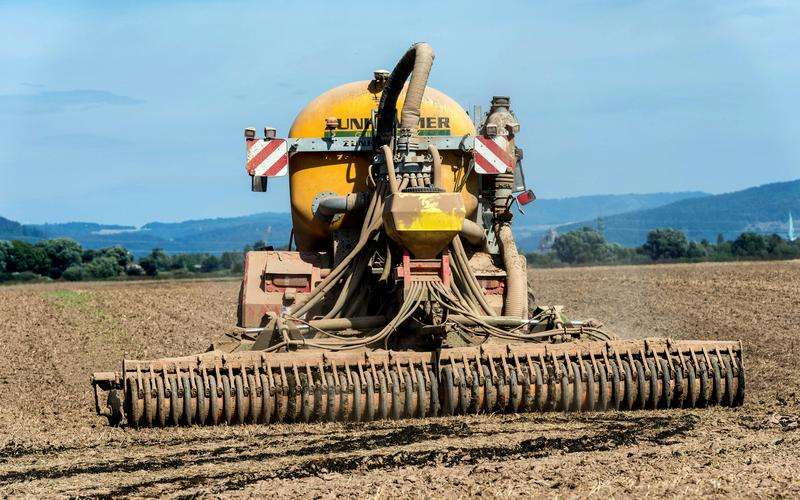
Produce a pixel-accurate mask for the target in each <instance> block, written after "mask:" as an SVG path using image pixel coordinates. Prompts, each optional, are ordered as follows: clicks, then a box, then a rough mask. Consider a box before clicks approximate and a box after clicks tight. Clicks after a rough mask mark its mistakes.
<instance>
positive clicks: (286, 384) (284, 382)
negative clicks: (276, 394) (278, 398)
mask: <svg viewBox="0 0 800 500" xmlns="http://www.w3.org/2000/svg"><path fill="white" fill-rule="evenodd" d="M279 366H280V371H281V387H283V388H286V387H289V380H288V379H287V378H286V366H285V365H284V364H283V363H281V364H280V365H279Z"/></svg>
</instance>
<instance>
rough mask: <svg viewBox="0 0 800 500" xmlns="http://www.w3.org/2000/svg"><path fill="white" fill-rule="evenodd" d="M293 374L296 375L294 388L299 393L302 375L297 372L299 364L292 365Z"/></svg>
mask: <svg viewBox="0 0 800 500" xmlns="http://www.w3.org/2000/svg"><path fill="white" fill-rule="evenodd" d="M292 373H293V374H294V387H295V389H297V390H298V391H300V390H301V385H300V373H299V372H298V370H297V363H292Z"/></svg>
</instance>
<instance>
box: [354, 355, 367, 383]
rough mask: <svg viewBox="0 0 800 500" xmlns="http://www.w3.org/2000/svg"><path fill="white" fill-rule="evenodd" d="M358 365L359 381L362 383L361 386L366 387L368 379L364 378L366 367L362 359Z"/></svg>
mask: <svg viewBox="0 0 800 500" xmlns="http://www.w3.org/2000/svg"><path fill="white" fill-rule="evenodd" d="M356 366H358V381H359V383H360V384H361V387H365V386H366V385H367V379H366V378H364V368H363V367H362V366H361V362H360V361H359V362H358V363H356Z"/></svg>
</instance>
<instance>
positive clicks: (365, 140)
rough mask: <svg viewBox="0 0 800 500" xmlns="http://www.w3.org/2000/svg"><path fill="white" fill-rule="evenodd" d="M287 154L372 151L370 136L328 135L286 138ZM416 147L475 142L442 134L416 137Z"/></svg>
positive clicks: (462, 146)
mask: <svg viewBox="0 0 800 500" xmlns="http://www.w3.org/2000/svg"><path fill="white" fill-rule="evenodd" d="M286 142H287V146H288V147H289V154H294V153H321V152H364V153H372V152H374V149H373V146H372V137H370V136H362V137H330V138H320V139H309V138H288V139H286ZM416 143H417V145H418V146H417V149H420V150H425V149H428V146H429V145H430V144H433V145H434V146H436V148H437V149H438V150H439V151H454V150H458V151H464V152H468V151H471V150H472V148H473V145H474V144H475V137H474V136H471V135H465V136H458V135H442V136H419V137H418V138H416Z"/></svg>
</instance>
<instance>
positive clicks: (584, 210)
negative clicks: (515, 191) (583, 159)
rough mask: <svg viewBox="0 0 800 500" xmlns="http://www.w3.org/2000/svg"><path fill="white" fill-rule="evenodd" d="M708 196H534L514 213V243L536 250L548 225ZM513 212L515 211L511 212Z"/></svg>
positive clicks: (657, 194) (548, 227) (651, 194)
mask: <svg viewBox="0 0 800 500" xmlns="http://www.w3.org/2000/svg"><path fill="white" fill-rule="evenodd" d="M703 196H710V195H709V194H708V193H704V192H702V191H684V192H679V193H648V194H601V195H592V196H575V197H571V198H556V199H547V198H544V199H537V200H536V201H535V202H533V204H531V205H529V206H528V207H525V208H524V210H525V214H520V213H518V212H517V213H515V214H514V226H515V227H514V232H515V233H516V235H517V237H516V239H517V244H518V245H519V246H520V248H522V249H523V250H525V251H528V252H530V251H533V250H536V249H537V248H538V246H539V240H540V238H541V237H542V235H544V233H545V232H547V230H548V229H550V228H552V227H557V226H562V225H565V224H569V223H573V222H577V221H586V220H591V221H592V225H594V221H595V220H596V219H597V218H598V217H603V218H606V217H609V216H611V215H616V214H621V213H625V212H632V211H636V210H642V209H647V208H654V207H659V206H662V205H667V204H669V203H673V202H676V201H679V200H687V199H692V198H701V197H703ZM515 212H516V211H515Z"/></svg>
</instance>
